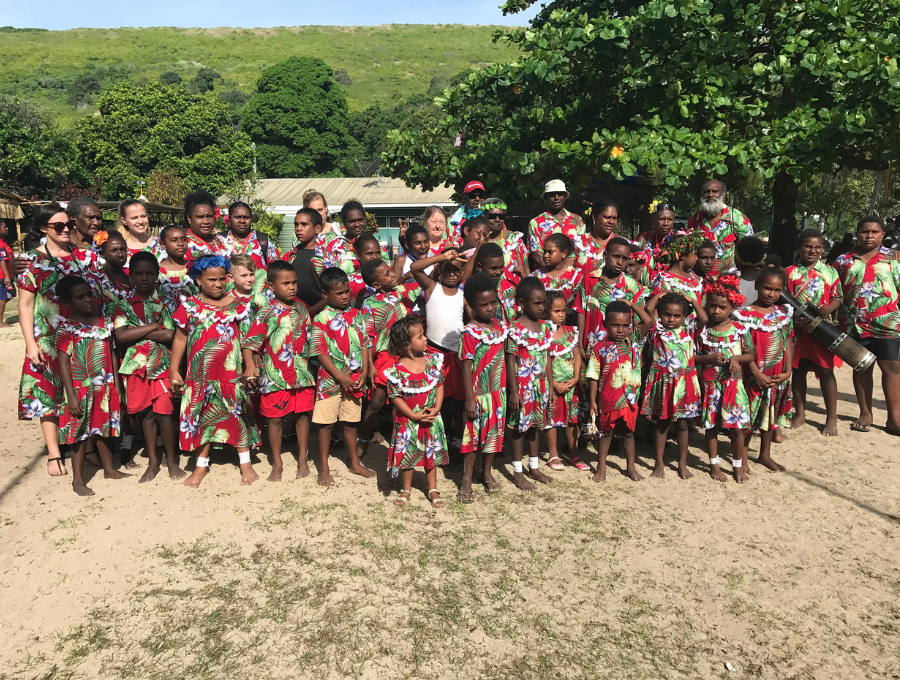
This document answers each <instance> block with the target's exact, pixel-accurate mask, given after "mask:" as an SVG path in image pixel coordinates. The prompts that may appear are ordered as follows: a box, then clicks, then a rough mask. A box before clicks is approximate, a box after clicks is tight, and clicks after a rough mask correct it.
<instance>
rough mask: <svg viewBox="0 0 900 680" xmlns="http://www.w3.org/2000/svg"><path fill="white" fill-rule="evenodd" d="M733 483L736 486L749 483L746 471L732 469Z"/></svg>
mask: <svg viewBox="0 0 900 680" xmlns="http://www.w3.org/2000/svg"><path fill="white" fill-rule="evenodd" d="M734 481H736V482H737V483H738V484H743V483H744V482H749V481H750V477H748V476H747V471H746V470H745V469H744V468H742V467H739V468H735V469H734Z"/></svg>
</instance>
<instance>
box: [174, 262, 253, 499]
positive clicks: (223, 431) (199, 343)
mask: <svg viewBox="0 0 900 680" xmlns="http://www.w3.org/2000/svg"><path fill="white" fill-rule="evenodd" d="M230 268H231V264H230V263H229V261H228V259H227V258H225V257H223V256H221V255H206V256H203V257H200V258H198V259H196V260H193V261H192V263H191V269H190V273H191V277H192V278H193V279H194V281H195V282H196V283H197V285H198V286H199V287H200V294H199V295H196V296H192V297H190V298H186V299H184V300H182V303H181V306H180V307H179V308H178V309H177V310H176V312H175V314H173V315H172V320H173V321H174V322H175V326H176V330H175V338H174V340H173V342H172V360H171V364H170V366H169V377H170V380H171V384H172V390H173V391H174V392H175V393H176V394H178V393H181V424H180V429H181V440H180V443H181V449H182V451H185V452H188V451H190V452H191V455H194V456H196V457H197V463H196V467H195V468H194V471H193V472H192V473H191V475H190V476H189V477H188V478H187V479H186V480H184V484H185V486H189V487H192V488H197V487H199V486H200V483H201V482H202V481H203V479H204V477H206V474H207V472H208V471H209V451H210V448H211V447H212V444H230V445H232V446H234V447H236V448H237V452H238V460H239V461H240V467H241V485H247V484H252V483H253V482H255V481H256V480H257V479H259V475H257V474H256V472H255V471H254V470H253V465H252V464H251V462H250V447H251V446H256V445H257V444H258V443H259V434H258V432H257V431H256V426H255V424H254V422H253V412H252V407H251V405H250V400H249V397H248V395H247V392H246V391H245V389H244V385H243V378H242V377H241V340H242V336H243V335H244V334H245V333H246V331H247V329H248V328H249V325H250V319H249V316H250V305H249V304H248V303H247V302H246V301H244V300H238V299H236V298H234V297H232V296H230V295H226V293H225V288H226V286H227V284H228V271H229V269H230ZM185 355H186V357H187V374H186V375H185V377H184V378H182V377H181V370H180V367H181V360H182V358H184V357H185Z"/></svg>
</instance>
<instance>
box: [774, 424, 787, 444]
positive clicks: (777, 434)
mask: <svg viewBox="0 0 900 680" xmlns="http://www.w3.org/2000/svg"><path fill="white" fill-rule="evenodd" d="M785 439H787V437H785V436H784V431H783V430H782V428H780V427H776V428H775V431H774V432H773V433H772V443H773V444H780V443H781V442H783V441H784V440H785Z"/></svg>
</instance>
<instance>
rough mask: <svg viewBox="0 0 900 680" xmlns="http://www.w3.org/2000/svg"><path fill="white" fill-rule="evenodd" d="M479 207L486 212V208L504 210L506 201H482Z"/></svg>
mask: <svg viewBox="0 0 900 680" xmlns="http://www.w3.org/2000/svg"><path fill="white" fill-rule="evenodd" d="M481 209H482V210H483V211H484V212H487V211H488V210H506V203H503V202H500V203H482V204H481Z"/></svg>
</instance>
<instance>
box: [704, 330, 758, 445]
mask: <svg viewBox="0 0 900 680" xmlns="http://www.w3.org/2000/svg"><path fill="white" fill-rule="evenodd" d="M748 332H749V331H748V330H747V329H746V328H745V327H744V326H743V325H742V324H740V323H738V322H737V321H735V322H732V324H731V328H729V329H728V330H724V331H714V330H713V329H712V328H709V327H706V328H704V329H703V330H702V331H701V332H700V335H699V337H698V338H697V354H716V353H721V354H723V355H724V356H725V363H724V364H722V365H721V366H717V365H716V364H712V363H708V364H703V367H702V368H701V369H700V384H701V387H702V389H703V414H702V415H701V416H700V423H701V425H700V426H701V427H702V428H703V429H704V430H711V429H713V428H714V427H716V426H719V427H721V428H724V429H729V430H742V429H745V428H749V427H750V399H749V397H748V396H747V390H746V389H745V387H744V381H743V376H742V371H741V369H740V368H738V369H735V370H732V369H731V365H730V363H729V362H728V359H730V358H731V357H733V356H737V355H739V354H743V352H742V351H741V338H742V337H744V336H745V335H747V333H748Z"/></svg>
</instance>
